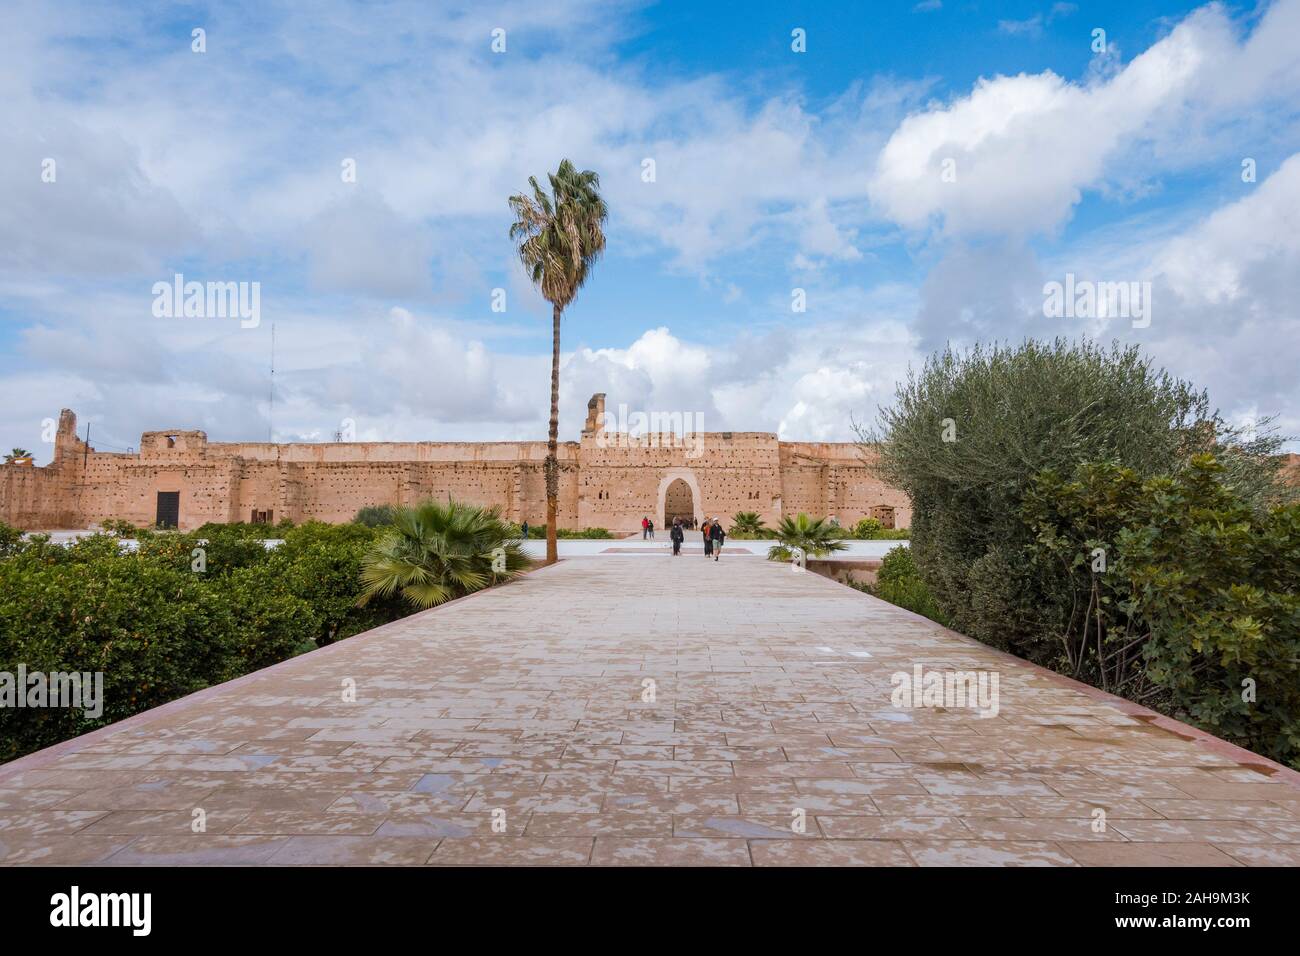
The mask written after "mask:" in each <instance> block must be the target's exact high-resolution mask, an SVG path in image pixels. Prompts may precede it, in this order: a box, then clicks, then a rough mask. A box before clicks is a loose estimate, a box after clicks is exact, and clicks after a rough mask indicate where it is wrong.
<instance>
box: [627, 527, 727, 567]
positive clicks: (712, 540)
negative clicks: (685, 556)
mask: <svg viewBox="0 0 1300 956" xmlns="http://www.w3.org/2000/svg"><path fill="white" fill-rule="evenodd" d="M692 523H693V522H692ZM647 525H648V526H649V528H650V529H651V530H650V537H652V538H653V537H654V530H653V529H654V522H653V521H650V519H649V518H642V519H641V528H642V531H643V532H644V531H645V529H646V527H647ZM700 532H701V534H703V535H704V556H705V557H706V558H712V559H713V560H714V561H717V560H718V559H719V558H721V557H722V543H723V542H724V541H725V540H726V539H727V532H726V529H725V528H723V527H722V522H721V521H714V520H712V519H710V518H705V519H704V524H702V525H700ZM668 537H670V538H671V539H672V542H673V557H677V556H678V555H679V554H681V553H682V542H684V541H685V540H686V525H685V523H684V522H683V521H682V519H681V518H674V519H673V527H672V530H671V531H670V532H669V533H668Z"/></svg>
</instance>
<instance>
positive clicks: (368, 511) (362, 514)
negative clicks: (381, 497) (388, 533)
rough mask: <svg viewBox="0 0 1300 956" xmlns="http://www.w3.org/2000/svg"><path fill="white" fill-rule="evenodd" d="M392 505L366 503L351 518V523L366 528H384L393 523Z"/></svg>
mask: <svg viewBox="0 0 1300 956" xmlns="http://www.w3.org/2000/svg"><path fill="white" fill-rule="evenodd" d="M394 510H395V509H394V507H393V506H392V505H366V506H365V507H364V508H362V509H361V510H360V511H358V512H357V514H356V517H354V518H353V519H352V522H353V524H359V525H364V526H365V527H367V528H386V527H388V526H389V525H391V524H392V523H393V512H394Z"/></svg>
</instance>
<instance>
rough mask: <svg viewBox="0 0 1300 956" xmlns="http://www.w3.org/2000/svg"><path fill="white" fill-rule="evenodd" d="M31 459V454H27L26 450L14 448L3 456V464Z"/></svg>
mask: <svg viewBox="0 0 1300 956" xmlns="http://www.w3.org/2000/svg"><path fill="white" fill-rule="evenodd" d="M31 457H32V453H31V452H29V451H28V450H27V449H26V448H15V449H13V451H11V452H9V454H7V455H5V462H6V463H12V462H15V461H18V460H19V459H23V458H31Z"/></svg>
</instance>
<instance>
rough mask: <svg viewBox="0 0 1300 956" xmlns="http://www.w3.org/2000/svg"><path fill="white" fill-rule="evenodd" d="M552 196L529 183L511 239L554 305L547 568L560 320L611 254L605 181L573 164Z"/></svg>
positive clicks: (517, 201) (551, 556)
mask: <svg viewBox="0 0 1300 956" xmlns="http://www.w3.org/2000/svg"><path fill="white" fill-rule="evenodd" d="M547 178H548V179H549V180H550V182H551V192H550V195H547V193H546V190H544V189H542V187H541V186H539V185H538V184H537V178H536V177H535V176H529V177H528V184H529V185H530V186H532V187H533V194H532V196H528V195H525V194H524V193H519V194H517V195H514V196H511V197H510V209H511V210H512V211H513V212H514V215H515V221H514V222H513V223H511V225H510V238H511V239H513V240H515V242H516V243H517V244H518V246H519V259H520V261H521V262H523V264H524V268H525V269H527V270H528V274H529V277H530V278H531V279H532V280H533V284H534V285H536V286H537V287H538V289H539V290H540V291H541V293H542V297H543V298H544V299H546V301H547V302H549V303H551V425H550V431H549V433H548V436H547V442H546V563H547V564H554V563H555V562H556V560H557V559H558V557H559V555H558V553H557V550H556V545H555V528H556V502H557V499H558V498H559V487H560V463H559V459H558V457H557V454H556V448H557V445H558V439H559V431H560V314H561V313H562V312H563V311H564V309H565V308H566V307H567V306H568V305H569V303H571V302H572V301H573V300H574V299H575V298H576V297H577V295H578V290H579V289H581V288H582V286H583V283H585V282H586V281H587V277H588V275H590V273H591V267H592V265H593V264H594V263H595V261H596V260H597V259H598V258H600V254H601V253H602V252H604V251H605V231H604V225H605V219H606V217H607V216H608V214H609V213H608V210H607V209H606V208H605V200H603V199H601V198H600V193H599V192H597V189H598V187H599V186H600V177H599V176H598V175H596V173H594V172H592V171H591V170H589V169H588V170H584V171H583V172H578V170H577V167H575V166H574V165H573V163H571V162H569V161H568V160H567V159H565V160H561V161H560V168H559V169H557V170H556V171H555V172H554V173H549V174H548V175H547Z"/></svg>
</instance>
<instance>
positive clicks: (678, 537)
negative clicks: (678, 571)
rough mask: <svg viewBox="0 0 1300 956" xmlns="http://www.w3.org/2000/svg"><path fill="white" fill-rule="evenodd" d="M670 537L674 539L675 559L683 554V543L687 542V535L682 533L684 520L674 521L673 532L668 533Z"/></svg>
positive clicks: (675, 519) (676, 519)
mask: <svg viewBox="0 0 1300 956" xmlns="http://www.w3.org/2000/svg"><path fill="white" fill-rule="evenodd" d="M668 537H670V538H672V539H673V557H674V558H675V557H677V556H678V555H679V554H681V553H682V542H683V541H685V540H686V533H685V532H684V531H682V519H681V518H674V519H673V530H672V531H670V532H669V533H668Z"/></svg>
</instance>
